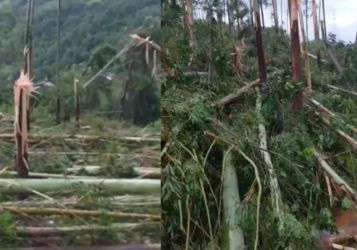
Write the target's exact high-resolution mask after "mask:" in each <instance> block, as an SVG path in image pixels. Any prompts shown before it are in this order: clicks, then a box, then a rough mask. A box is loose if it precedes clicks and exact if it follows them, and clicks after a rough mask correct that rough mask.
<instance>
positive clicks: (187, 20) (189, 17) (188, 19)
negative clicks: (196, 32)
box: [182, 0, 194, 47]
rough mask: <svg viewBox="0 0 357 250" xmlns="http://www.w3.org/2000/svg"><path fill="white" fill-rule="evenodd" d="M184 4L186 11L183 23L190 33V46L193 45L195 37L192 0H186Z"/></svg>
mask: <svg viewBox="0 0 357 250" xmlns="http://www.w3.org/2000/svg"><path fill="white" fill-rule="evenodd" d="M182 4H183V9H184V13H185V14H184V17H183V24H184V27H185V29H186V32H187V33H188V35H189V45H190V47H193V40H194V37H193V30H192V25H193V12H192V11H193V10H192V0H184V1H183V2H182Z"/></svg>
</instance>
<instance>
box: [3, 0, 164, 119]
mask: <svg viewBox="0 0 357 250" xmlns="http://www.w3.org/2000/svg"><path fill="white" fill-rule="evenodd" d="M26 3H27V1H26V0H15V1H1V5H0V6H1V7H0V14H1V15H0V35H1V38H2V39H1V44H0V105H1V106H2V107H3V109H6V110H7V111H9V112H10V111H11V110H12V109H11V103H12V99H11V98H9V96H11V92H12V85H13V82H14V80H15V79H16V78H17V77H18V75H19V69H20V67H21V64H22V58H23V46H24V39H25V28H26V12H27V9H26V8H27V4H26ZM57 11H58V3H57V1H44V0H38V1H35V4H34V14H33V16H34V17H33V27H32V38H33V41H32V46H33V49H32V60H33V76H34V82H35V83H39V82H47V81H48V82H50V83H52V84H54V85H56V86H60V90H58V89H57V88H56V86H52V85H50V86H46V85H45V87H42V88H41V89H40V92H41V95H40V97H38V98H39V100H36V101H34V104H33V112H32V113H33V116H32V117H31V119H36V118H38V120H49V121H53V120H55V118H56V98H57V96H58V95H59V94H58V92H60V95H61V99H62V104H61V105H62V110H61V117H62V119H63V120H67V121H68V120H69V119H70V117H71V114H73V102H74V100H73V79H74V77H76V78H78V79H79V80H80V84H84V83H85V82H86V81H87V80H88V79H90V78H91V77H92V76H93V75H94V74H95V73H97V72H98V71H99V70H100V69H101V68H102V67H103V66H104V65H105V64H106V63H107V62H108V61H109V60H110V59H111V58H112V57H113V56H114V55H115V54H116V53H118V52H119V51H120V50H121V49H122V48H123V47H124V45H125V44H127V43H128V42H129V41H130V40H131V38H130V37H129V35H130V34H133V33H138V34H139V35H141V36H142V37H144V38H146V37H148V36H150V37H151V39H152V40H154V41H158V42H159V41H160V8H159V1H157V0H148V1H143V0H134V1H121V0H119V1H110V0H100V1H97V0H94V1H86V0H79V1H68V0H63V1H62V3H61V13H60V57H59V64H60V66H59V69H60V70H59V71H60V79H59V84H58V85H57V75H56V68H57V52H58V51H57V49H58V48H57V38H58V31H57V29H58V28H57ZM144 55H145V48H140V47H138V48H137V49H135V50H133V53H132V54H131V55H130V56H126V57H125V58H120V59H118V60H116V62H115V63H114V64H112V66H111V67H110V68H109V69H107V70H106V71H105V72H104V74H103V75H101V76H100V77H99V78H97V79H96V80H95V82H94V83H92V84H91V85H90V86H89V87H88V88H86V89H84V90H83V91H82V96H83V98H82V100H81V106H82V112H83V113H86V111H88V112H91V113H92V115H93V114H94V113H96V114H98V115H102V116H103V114H104V117H112V118H121V117H124V118H125V119H126V120H128V121H130V122H134V123H136V124H142V125H143V124H144V125H145V124H148V123H150V122H154V121H156V120H158V119H159V115H160V113H159V105H160V101H159V98H160V87H159V85H158V84H155V83H154V84H153V82H155V81H153V79H152V77H151V68H152V64H153V63H152V61H151V62H150V64H151V65H147V63H146V62H145V56H144ZM157 61H158V62H159V59H158V60H157ZM129 65H130V66H129ZM157 68H159V67H157ZM128 72H130V73H128ZM128 78H130V79H128ZM108 79H110V80H108ZM127 79H128V80H127ZM126 81H129V82H130V83H129V84H128V89H127V93H126V97H125V102H124V103H123V100H122V99H123V93H124V89H125V82H126ZM156 82H157V81H156ZM122 106H124V107H122ZM124 110H125V112H124ZM88 112H87V113H88Z"/></svg>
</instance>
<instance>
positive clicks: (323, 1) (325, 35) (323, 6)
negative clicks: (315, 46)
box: [322, 0, 327, 40]
mask: <svg viewBox="0 0 357 250" xmlns="http://www.w3.org/2000/svg"><path fill="white" fill-rule="evenodd" d="M322 15H323V18H324V20H323V22H324V37H325V39H326V40H327V27H326V11H325V0H322Z"/></svg>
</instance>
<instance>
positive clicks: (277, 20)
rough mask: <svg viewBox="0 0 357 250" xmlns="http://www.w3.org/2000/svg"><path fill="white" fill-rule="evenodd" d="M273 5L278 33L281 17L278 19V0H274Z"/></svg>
mask: <svg viewBox="0 0 357 250" xmlns="http://www.w3.org/2000/svg"><path fill="white" fill-rule="evenodd" d="M272 7H273V19H274V26H275V32H276V33H278V31H279V19H278V6H277V3H276V0H272Z"/></svg>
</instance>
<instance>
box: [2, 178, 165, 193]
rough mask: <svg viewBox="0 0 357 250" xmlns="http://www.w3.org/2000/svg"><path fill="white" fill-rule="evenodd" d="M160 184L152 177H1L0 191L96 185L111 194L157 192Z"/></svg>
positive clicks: (25, 191) (19, 191)
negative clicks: (38, 178) (39, 178)
mask: <svg viewBox="0 0 357 250" xmlns="http://www.w3.org/2000/svg"><path fill="white" fill-rule="evenodd" d="M160 186H161V185H160V180H151V179H99V178H98V179H94V178H90V179H89V178H88V179H86V178H82V179H80V178H78V179H77V178H76V179H51V178H49V179H42V180H41V181H38V180H37V179H4V178H1V179H0V193H33V192H40V193H48V192H69V191H71V190H78V189H80V188H84V189H89V188H93V187H96V188H100V189H101V190H102V191H103V192H104V193H110V194H111V195H114V194H157V193H160Z"/></svg>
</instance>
